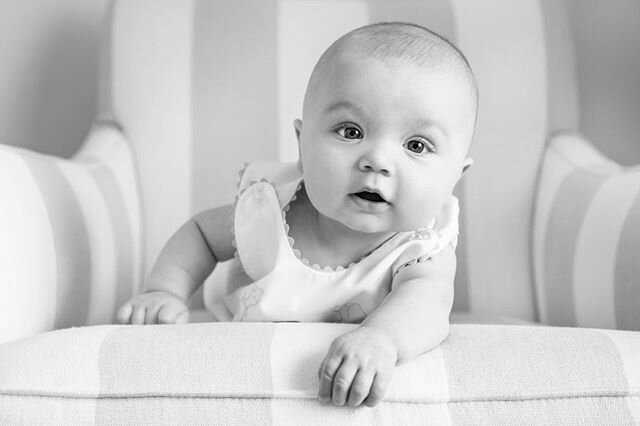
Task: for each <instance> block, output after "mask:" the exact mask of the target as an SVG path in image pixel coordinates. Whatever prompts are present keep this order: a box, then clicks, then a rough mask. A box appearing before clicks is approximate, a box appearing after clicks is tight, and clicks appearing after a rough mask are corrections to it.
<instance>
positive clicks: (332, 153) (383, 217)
mask: <svg viewBox="0 0 640 426" xmlns="http://www.w3.org/2000/svg"><path fill="white" fill-rule="evenodd" d="M474 116H475V104H474V101H473V99H472V96H471V94H470V90H469V88H468V86H467V85H465V84H463V83H462V82H461V80H460V79H459V78H456V77H455V76H452V75H449V74H447V73H446V72H445V71H438V70H425V69H424V68H420V67H418V66H416V65H414V64H412V63H409V62H406V61H403V60H386V61H381V60H378V59H373V58H365V57H363V56H357V55H354V54H351V55H345V54H343V55H342V56H338V57H337V58H334V59H332V61H331V62H330V63H329V64H327V66H326V67H325V68H324V69H323V70H322V74H321V76H320V79H319V80H318V84H317V85H315V87H314V88H313V89H312V93H311V96H309V97H308V98H307V103H306V104H305V110H304V116H303V121H302V122H301V121H299V120H297V121H296V123H295V125H296V129H297V131H298V132H299V135H298V140H299V148H300V161H301V165H302V168H303V174H304V182H305V188H306V191H307V194H308V197H309V200H310V201H311V203H312V204H313V206H314V207H315V208H316V210H318V212H319V213H320V214H322V215H324V216H325V217H327V218H329V219H331V220H334V221H338V222H340V223H342V224H343V225H345V226H347V227H348V228H350V229H352V230H355V231H360V232H367V233H373V232H390V231H393V232H397V231H410V230H413V229H417V228H420V227H422V226H425V225H428V224H429V222H430V221H431V219H432V218H434V217H435V216H436V215H437V214H438V213H439V211H440V209H441V207H442V206H443V204H444V203H445V201H447V199H448V198H449V197H450V195H451V193H452V191H453V188H454V186H455V184H456V183H457V181H458V180H459V178H460V176H461V175H462V172H463V169H464V168H465V166H466V165H468V164H470V160H469V159H468V158H467V149H468V146H469V143H470V141H471V138H472V134H473V126H474V119H475V117H474Z"/></svg>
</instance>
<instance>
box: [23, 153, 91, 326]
mask: <svg viewBox="0 0 640 426" xmlns="http://www.w3.org/2000/svg"><path fill="white" fill-rule="evenodd" d="M24 160H25V162H26V164H27V166H28V167H29V170H30V172H31V173H32V174H33V176H34V179H35V182H36V184H37V185H38V187H39V188H40V193H41V196H42V197H43V200H44V203H45V205H46V206H47V213H48V216H49V222H50V224H51V232H52V235H53V241H54V245H55V255H56V266H57V267H56V276H55V277H52V278H53V281H54V282H55V286H56V289H57V295H56V300H55V302H54V301H51V302H53V303H55V305H56V315H55V318H56V320H55V323H54V324H53V327H54V328H64V327H71V326H78V325H83V324H85V321H86V318H87V312H88V306H89V286H88V283H90V282H91V252H90V250H89V240H88V235H87V227H86V223H85V220H84V217H83V216H82V212H81V210H80V205H79V201H78V199H77V196H76V194H74V192H73V190H72V189H71V186H70V185H69V182H67V180H66V179H65V178H64V176H63V175H62V174H61V172H60V169H59V164H58V162H57V161H46V160H44V161H43V160H41V159H36V158H30V157H25V158H24Z"/></svg>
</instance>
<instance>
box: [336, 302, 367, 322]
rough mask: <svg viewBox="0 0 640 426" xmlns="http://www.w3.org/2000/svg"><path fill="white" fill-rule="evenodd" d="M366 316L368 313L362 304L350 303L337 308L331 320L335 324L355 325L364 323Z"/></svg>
mask: <svg viewBox="0 0 640 426" xmlns="http://www.w3.org/2000/svg"><path fill="white" fill-rule="evenodd" d="M366 316H367V313H366V312H365V310H364V309H362V306H360V304H358V303H354V302H349V303H345V304H344V305H342V306H340V305H337V306H335V307H334V308H333V314H332V315H331V319H330V320H331V321H333V322H342V323H353V322H360V321H362V320H363V319H364V318H366Z"/></svg>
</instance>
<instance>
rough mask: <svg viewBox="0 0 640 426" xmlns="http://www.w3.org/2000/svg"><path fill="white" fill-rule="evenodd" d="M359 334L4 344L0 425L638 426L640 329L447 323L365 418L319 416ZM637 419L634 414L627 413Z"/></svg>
mask: <svg viewBox="0 0 640 426" xmlns="http://www.w3.org/2000/svg"><path fill="white" fill-rule="evenodd" d="M353 327H355V326H354V325H349V324H327V323H197V324H185V325H155V326H116V325H107V326H91V327H81V328H71V329H65V330H58V331H53V332H48V333H43V334H39V335H36V336H33V337H30V338H27V339H24V340H20V341H14V342H10V343H5V344H3V345H0V423H1V424H36V423H46V424H105V423H107V424H150V423H153V424H169V423H171V424H204V423H207V424H278V425H286V424H295V425H298V424H347V423H348V424H354V425H358V424H363V425H371V424H381V425H382V424H402V425H410V424H426V423H435V424H454V425H455V424H488V425H489V424H490V425H499V424H513V422H514V419H518V422H519V423H525V424H532V423H536V424H569V423H571V424H611V422H612V421H614V420H615V422H619V423H620V424H633V423H634V422H638V421H640V417H638V414H639V413H640V399H639V396H640V333H636V332H629V331H617V330H597V329H578V328H560V327H558V328H554V327H546V326H543V327H541V326H535V327H532V326H514V325H474V324H461V325H453V326H452V327H451V334H450V336H449V337H448V338H447V340H445V342H444V343H443V344H442V345H440V346H439V347H438V348H436V349H434V350H432V351H430V352H428V353H426V354H423V355H421V356H419V357H418V358H416V359H414V360H412V361H410V362H407V363H404V364H402V365H399V366H398V367H397V368H396V371H395V373H394V377H393V380H392V382H391V384H390V386H389V388H388V390H387V393H386V396H385V399H384V400H383V401H382V402H381V403H380V404H379V405H378V406H376V407H374V408H367V407H363V408H358V409H353V408H349V407H334V406H321V405H320V404H319V403H318V401H317V400H316V395H317V389H318V378H317V370H318V366H319V365H320V362H321V360H322V358H323V357H324V355H325V354H326V352H327V349H328V347H329V344H330V342H331V341H332V339H333V338H335V337H336V336H338V335H339V334H341V333H344V332H347V331H348V330H351V329H352V328H353ZM634 416H635V417H634Z"/></svg>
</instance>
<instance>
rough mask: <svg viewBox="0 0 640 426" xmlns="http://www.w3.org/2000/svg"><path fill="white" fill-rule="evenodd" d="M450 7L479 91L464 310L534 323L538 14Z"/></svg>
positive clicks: (466, 2)
mask: <svg viewBox="0 0 640 426" xmlns="http://www.w3.org/2000/svg"><path fill="white" fill-rule="evenodd" d="M451 4H452V5H453V11H454V16H455V22H456V31H457V37H456V40H457V43H458V46H459V47H460V49H461V50H462V51H463V52H464V53H465V55H466V56H467V58H468V60H469V62H470V64H471V66H472V68H473V70H474V72H475V75H476V78H477V81H478V85H479V87H480V111H479V115H478V123H477V127H476V135H475V141H474V144H473V146H472V149H471V157H472V158H474V160H475V163H474V165H473V167H472V168H471V169H470V170H469V171H468V174H467V176H466V177H465V196H466V199H465V203H464V206H465V212H464V214H465V218H464V220H465V225H466V228H465V232H466V235H467V249H468V250H467V253H468V257H467V265H466V267H467V270H468V276H469V277H470V278H471V279H470V284H469V304H470V309H471V310H472V311H476V312H479V313H493V314H498V315H505V316H514V317H518V318H523V319H532V318H533V316H534V313H533V309H532V304H531V300H532V286H531V276H530V275H531V271H530V265H529V258H530V254H529V244H528V239H529V229H530V211H531V209H532V206H533V199H532V196H531V195H532V194H533V190H534V184H535V180H536V176H537V164H538V159H539V158H541V154H542V152H543V147H544V140H545V135H546V132H547V127H546V126H547V123H546V118H547V117H546V105H547V90H548V89H547V80H546V62H545V61H546V57H545V38H544V37H545V35H544V32H543V26H542V11H541V9H540V5H539V3H538V2H537V1H534V0H530V1H529V0H527V1H519V2H511V1H508V0H491V1H489V2H487V1H482V2H477V1H472V0H471V1H470V0H452V1H451ZM507 34H508V36H505V35H507ZM496 164H500V166H499V167H496ZM487 200H490V202H487ZM488 254H489V255H488ZM505 289H509V291H505Z"/></svg>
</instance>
